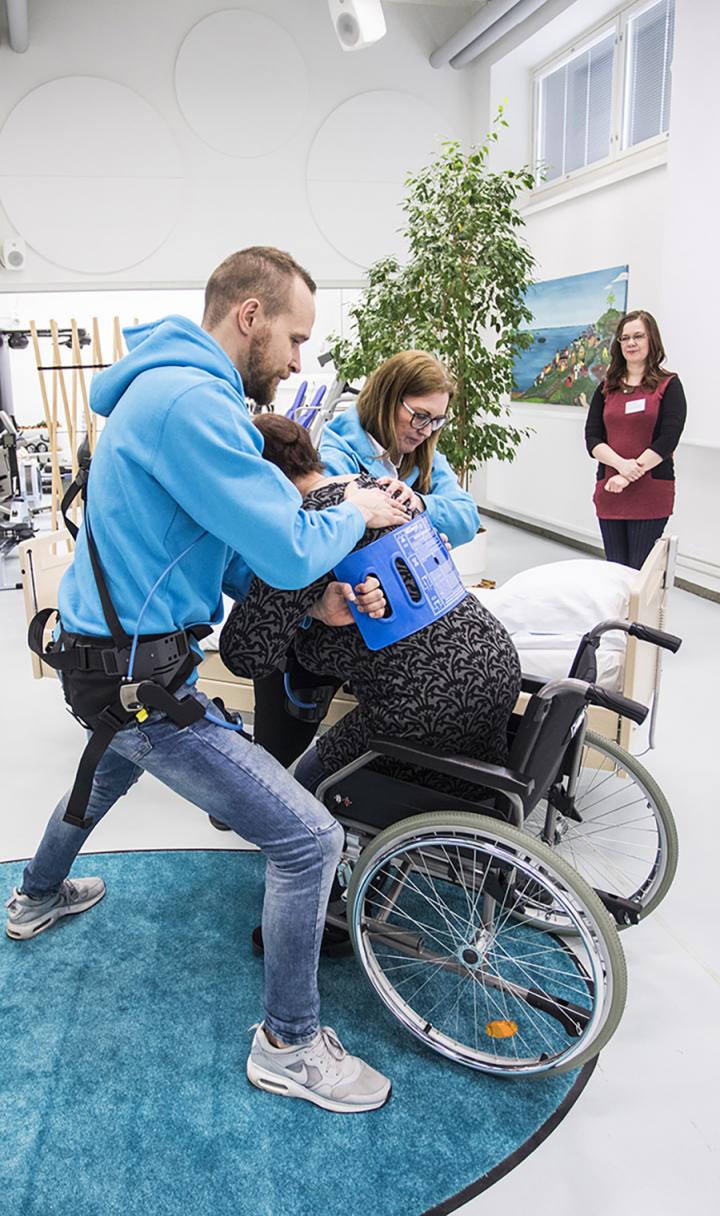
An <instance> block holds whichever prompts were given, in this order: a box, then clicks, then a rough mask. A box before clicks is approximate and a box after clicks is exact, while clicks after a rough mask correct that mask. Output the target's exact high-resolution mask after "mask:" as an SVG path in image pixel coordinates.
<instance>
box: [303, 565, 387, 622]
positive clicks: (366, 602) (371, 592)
mask: <svg viewBox="0 0 720 1216" xmlns="http://www.w3.org/2000/svg"><path fill="white" fill-rule="evenodd" d="M349 604H355V606H356V607H357V609H358V611H359V612H366V613H367V614H368V616H372V617H380V616H384V615H385V607H386V602H385V596H384V595H383V592H382V588H381V587H380V584H379V582H378V580H377V579H376V578H373V577H372V575H371V576H370V578H367V579H366V580H365V582H364V583H358V585H357V587H356V588H355V590H354V591H353V589H352V587H351V586H350V584H349V583H338V582H334V583H329V584H328V586H327V587H326V588H325V591H324V592H323V594H322V595H321V597H320V599H319V600H316V601H315V603H314V604H313V606H312V608H311V609H310V616H312V617H314V618H315V620H316V621H322V623H323V625H332V626H336V625H352V624H353V621H354V618H353V614H352V612H351V611H350V608H349V607H348V605H349Z"/></svg>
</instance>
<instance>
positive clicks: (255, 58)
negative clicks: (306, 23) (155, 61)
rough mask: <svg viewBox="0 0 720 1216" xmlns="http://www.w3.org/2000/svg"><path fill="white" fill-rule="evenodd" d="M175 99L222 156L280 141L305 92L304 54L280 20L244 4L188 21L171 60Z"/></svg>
mask: <svg viewBox="0 0 720 1216" xmlns="http://www.w3.org/2000/svg"><path fill="white" fill-rule="evenodd" d="M175 92H176V94H177V100H178V105H179V106H180V109H181V110H182V112H183V115H184V116H185V119H186V121H187V123H188V125H189V126H190V127H192V129H193V131H194V132H195V134H196V135H199V137H200V139H202V140H203V142H204V143H206V144H208V145H209V146H210V147H211V148H215V149H216V151H218V152H224V153H226V154H227V155H228V156H264V155H265V154H266V153H268V152H274V151H275V149H276V148H279V147H280V146H281V145H282V144H284V143H286V142H287V140H288V139H289V138H290V136H291V135H292V133H293V131H294V130H295V129H296V127H297V126H298V123H299V122H300V121H301V119H302V117H303V114H304V112H305V108H306V106H307V98H308V79H307V70H306V67H305V62H304V60H303V58H302V55H301V53H300V50H299V49H298V47H297V44H296V43H295V42H294V41H293V39H292V38H291V37H290V35H289V34H288V33H287V31H286V30H284V29H283V28H282V26H280V25H278V24H277V23H276V22H275V21H271V20H270V19H269V18H268V17H263V16H261V15H260V14H259V13H253V12H250V11H248V10H246V9H233V10H226V11H223V12H219V13H211V15H210V16H209V17H205V18H204V19H203V20H202V21H199V22H198V24H197V25H196V26H194V27H193V28H192V29H191V30H190V33H189V34H188V35H187V37H186V39H185V41H184V42H183V44H182V46H181V47H180V52H179V54H178V57H177V62H176V64H175Z"/></svg>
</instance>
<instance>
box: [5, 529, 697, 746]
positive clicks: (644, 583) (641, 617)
mask: <svg viewBox="0 0 720 1216" xmlns="http://www.w3.org/2000/svg"><path fill="white" fill-rule="evenodd" d="M676 551H677V540H676V538H675V537H672V536H670V537H668V536H663V537H661V539H660V540H659V541H657V542H656V544H655V547H654V548H653V550H652V552H651V553H650V555H649V557H648V558H647V560H646V562H645V564H644V566H643V567H642V570H638V572H637V579H636V582H635V586H634V587H633V590H632V592H631V595H630V604H629V609H628V616H629V618H630V619H631V620H634V621H640V622H641V623H642V624H645V625H651V626H654V627H655V628H659V629H662V628H663V625H664V614H665V606H666V601H667V595H668V591H669V589H670V587H672V584H673V577H674V568H675V555H676ZM19 553H20V568H21V573H22V585H23V594H24V598H25V611H26V615H27V619H28V621H30V620H31V619H32V617H33V616H34V615H35V613H36V612H38V611H39V610H40V609H41V608H49V607H53V606H55V605H56V604H57V594H58V586H59V583H60V579H61V577H62V574H63V573H64V571H65V569H66V567H67V566H68V565H69V563H70V560H71V557H72V540H71V537H70V534H69V533H68V532H67V531H64V530H63V531H57V532H45V533H42V532H41V533H39V534H38V535H37V536H34V537H32V539H31V540H26V541H23V542H22V544H21V545H20V546H19ZM593 624H597V622H594V621H588V623H587V627H588V628H591V627H592V625H593ZM661 656H662V651H661V650H659V649H658V648H657V647H655V646H651V645H649V644H648V643H646V642H638V641H637V640H636V639H635V638H628V640H627V649H626V654H625V668H624V677H623V686H622V689H621V691H622V693H623V694H624V695H625V696H626V697H631V698H632V699H633V700H634V701H640V702H641V703H642V704H643V705H652V717H651V725H650V746H652V745H653V728H654V722H655V715H656V713H657V706H658V696H659V687H660V673H661ZM30 662H31V664H32V672H33V676H34V677H35V678H36V679H40V678H41V677H43V676H54V675H55V673H54V672H53V671H52V669H51V668H49V667H48V666H47V664H45V663H43V662H42V660H41V659H39V658H38V657H37V656H36V655H34V654H32V653H30ZM198 687H199V688H201V689H202V691H203V692H204V693H206V694H207V696H209V697H217V696H219V697H222V699H223V701H224V702H225V704H226V705H227V706H228V708H230V709H236V710H238V711H239V712H240V713H242V714H243V716H245V717H247V718H251V717H252V713H253V709H254V702H253V688H252V682H251V681H250V680H244V679H241V678H239V677H238V676H233V675H231V673H230V672H229V671H228V670H227V668H226V667H225V666H224V664H223V662H222V660H221V659H220V655H219V654H218V652H217V651H213V650H210V651H206V652H205V660H204V662H203V664H202V666H201V668H200V673H199V680H198ZM525 701H527V697H526V696H524V697H523V696H521V698H520V702H519V704H518V707H519V708H522V707H523V704H524V702H525ZM354 704H355V700H354V698H353V697H352V696H351V695H350V694H349V693H345V692H340V693H338V695H337V696H336V697H335V699H334V701H333V703H332V705H331V707H330V712H329V714H328V716H327V717H326V719H325V722H326V724H327V725H332V724H333V723H334V722H337V721H338V720H339V719H340V718H342V717H343V715H344V714H346V713H348V712H349V711H350V710H351V709H352V708H353V706H354ZM589 724H590V726H591V728H592V729H593V730H595V731H597V732H598V733H599V734H602V735H605V737H606V738H609V739H614V740H615V741H616V742H618V743H620V744H621V746H623V747H625V748H628V747H629V744H630V738H631V732H632V730H633V726H632V723H631V722H629V721H628V720H627V719H626V718H618V715H617V714H613V713H611V712H610V711H609V710H606V709H598V708H597V707H592V708H591V709H590V714H589Z"/></svg>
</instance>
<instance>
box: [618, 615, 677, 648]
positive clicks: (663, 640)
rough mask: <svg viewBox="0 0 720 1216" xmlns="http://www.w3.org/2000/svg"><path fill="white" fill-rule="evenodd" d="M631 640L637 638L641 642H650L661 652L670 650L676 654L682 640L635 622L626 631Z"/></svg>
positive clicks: (671, 634)
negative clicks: (660, 649) (660, 648)
mask: <svg viewBox="0 0 720 1216" xmlns="http://www.w3.org/2000/svg"><path fill="white" fill-rule="evenodd" d="M628 633H629V634H630V637H631V638H638V639H639V640H640V641H641V642H652V644H653V646H661V647H662V649H663V650H671V651H672V653H673V654H676V653H677V651H678V650H679V649H680V647H681V645H682V638H679V637H677V636H676V635H675V634H674V633H665V632H664V631H663V630H662V629H652V628H651V627H650V626H649V625H640V624H637V623H636V622H633V624H632V625H631V626H630V628H629V629H628Z"/></svg>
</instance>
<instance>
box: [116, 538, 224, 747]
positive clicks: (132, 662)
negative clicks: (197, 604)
mask: <svg viewBox="0 0 720 1216" xmlns="http://www.w3.org/2000/svg"><path fill="white" fill-rule="evenodd" d="M204 536H207V532H201V533H200V535H199V536H196V537H195V540H194V541H191V543H190V544H189V545H188V546H187V548H186V549H183V551H182V553H180V554H178V556H177V557H176V558H174V559H173V560H172V561H171V562H170V565H169V566H166V567H165V569H164V570H163V572H162V574H161V575H160V576H159V578H158V579H156V581H155V583H154V584H153V586H152V587H151V588H150V590H149V591H148V593H147V596H146V598H145V603H144V604H143V606H142V608H141V609H140V615H139V617H138V619H137V624H136V626H135V633H134V634H133V640H132V646H131V647H130V661H129V662H128V674H127V678H128V681H130V680H132V674H133V667H134V666H135V653H136V651H137V646H138V640H139V637H140V625H141V624H142V619H143V617H144V615H145V610H146V608H147V606H148V604H149V603H150V600H151V599H152V597H153V596H154V594H155V592H156V591H157V589H158V587H159V586H160V584H161V582H162V581H163V579H164V578H165V575H166V574H169V573H170V571H171V570H172V568H173V566H176V565H177V563H178V562H179V561H180V560H181V559H182V558H183V557H184V556H185V554H186V553H189V552H190V550H191V549H192V547H193V545H196V544H197V543H198V541H199V540H202V539H203V537H204ZM205 717H206V718H207V720H208V722H213V723H214V724H215V726H222V727H224V728H225V730H235V731H241V730H242V729H243V722H242V718H241V719H240V722H239V723H237V722H226V721H225V720H224V718H216V717H215V715H214V714H211V713H209V712H208V710H205Z"/></svg>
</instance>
